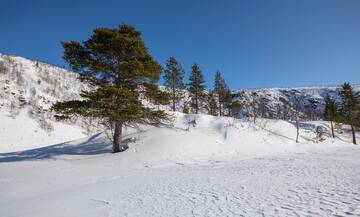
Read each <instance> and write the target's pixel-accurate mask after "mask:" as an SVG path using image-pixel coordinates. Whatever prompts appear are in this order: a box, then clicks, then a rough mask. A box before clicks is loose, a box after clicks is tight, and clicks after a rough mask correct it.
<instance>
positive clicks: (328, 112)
mask: <svg viewBox="0 0 360 217" xmlns="http://www.w3.org/2000/svg"><path fill="white" fill-rule="evenodd" d="M338 116H339V112H338V108H337V106H336V104H335V102H334V100H333V98H332V97H331V96H329V95H328V96H326V98H325V109H324V117H325V120H327V121H330V126H331V135H332V137H333V138H335V133H334V124H333V122H335V121H337V120H338Z"/></svg>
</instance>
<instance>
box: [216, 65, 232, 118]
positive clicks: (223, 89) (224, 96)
mask: <svg viewBox="0 0 360 217" xmlns="http://www.w3.org/2000/svg"><path fill="white" fill-rule="evenodd" d="M228 91H229V88H228V86H227V84H226V82H225V80H224V79H223V78H222V77H221V73H220V71H216V74H215V82H214V92H215V93H216V95H217V99H218V102H217V104H218V107H219V109H218V110H219V115H220V116H222V115H223V114H224V111H223V110H224V104H225V103H229V98H228V97H229V96H228ZM225 100H227V102H225Z"/></svg>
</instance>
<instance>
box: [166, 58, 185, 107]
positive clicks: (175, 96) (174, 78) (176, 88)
mask: <svg viewBox="0 0 360 217" xmlns="http://www.w3.org/2000/svg"><path fill="white" fill-rule="evenodd" d="M163 78H164V85H165V87H166V89H167V91H168V92H169V93H170V100H171V103H172V110H173V111H175V110H176V105H178V104H179V101H180V100H181V99H182V98H183V95H184V93H183V89H184V88H185V85H184V82H183V78H184V69H183V68H182V66H181V64H180V63H179V62H178V61H177V60H176V59H175V57H170V58H169V59H168V60H167V62H166V69H165V70H164V76H163Z"/></svg>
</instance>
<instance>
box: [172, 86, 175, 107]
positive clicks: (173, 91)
mask: <svg viewBox="0 0 360 217" xmlns="http://www.w3.org/2000/svg"><path fill="white" fill-rule="evenodd" d="M175 91H176V90H175V88H173V89H172V102H173V105H172V109H173V111H175V110H176V93H175Z"/></svg>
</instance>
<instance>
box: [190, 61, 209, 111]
mask: <svg viewBox="0 0 360 217" xmlns="http://www.w3.org/2000/svg"><path fill="white" fill-rule="evenodd" d="M189 80H190V83H189V84H188V90H189V95H190V98H191V104H190V107H191V109H192V111H193V112H194V113H195V114H197V113H199V110H200V108H201V107H202V105H203V101H204V96H205V94H204V90H205V87H206V86H205V80H204V77H203V74H202V72H201V70H200V67H199V65H198V64H197V63H194V64H193V65H192V67H191V74H190V78H189Z"/></svg>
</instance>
